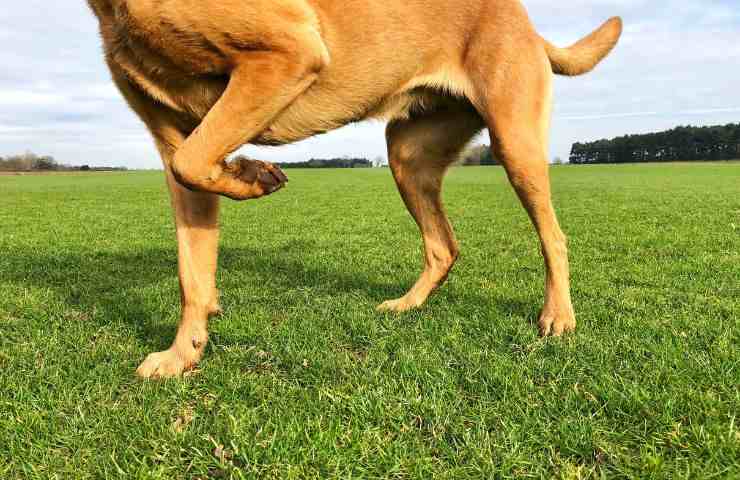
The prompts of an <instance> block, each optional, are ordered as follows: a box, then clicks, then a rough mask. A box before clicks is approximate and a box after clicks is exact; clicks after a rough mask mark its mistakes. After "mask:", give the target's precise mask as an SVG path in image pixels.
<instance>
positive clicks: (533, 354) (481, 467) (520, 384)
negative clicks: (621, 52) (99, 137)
mask: <svg viewBox="0 0 740 480" xmlns="http://www.w3.org/2000/svg"><path fill="white" fill-rule="evenodd" d="M289 174H290V176H291V183H290V186H289V188H288V189H287V190H285V191H282V192H280V193H279V194H276V195H275V196H273V197H270V198H267V199H265V200H260V201H254V202H248V203H243V204H236V203H231V202H225V203H224V210H223V222H222V224H223V227H224V229H223V237H222V255H221V259H220V272H219V286H220V288H221V290H222V297H223V299H222V300H223V304H224V307H225V312H224V315H223V316H221V317H220V318H218V319H215V320H214V321H213V323H212V330H211V332H212V335H211V340H212V341H211V344H210V346H209V348H208V351H207V356H206V358H205V360H204V362H203V363H202V365H201V368H200V370H199V371H197V372H196V373H195V374H193V375H191V376H189V377H187V378H185V379H183V380H180V381H166V382H141V381H139V380H137V379H136V378H135V377H134V370H135V368H136V366H137V365H138V363H139V362H140V361H142V360H143V359H144V357H145V356H146V354H148V353H150V352H152V351H156V350H162V349H164V348H166V347H168V346H169V342H170V340H171V338H172V336H173V333H174V328H175V325H176V322H177V320H178V307H179V293H178V286H177V278H176V259H175V258H176V257H175V252H176V250H175V249H176V246H175V241H174V229H173V227H172V221H171V213H170V208H169V203H168V200H167V194H166V190H165V186H164V180H163V178H162V174H161V173H126V174H88V175H84V174H80V175H65V176H19V177H8V176H6V177H0V252H1V253H0V332H1V335H0V478H2V479H14V478H161V479H173V478H175V479H177V478H202V479H205V478H275V479H291V478H327V477H341V478H449V479H463V478H553V477H555V478H697V479H709V478H728V479H729V478H740V418H738V413H739V410H740V408H739V407H740V393H739V392H738V385H739V384H740V348H739V346H740V320H739V318H740V164H739V163H728V164H704V165H699V164H684V165H652V166H648V165H642V166H636V165H630V166H599V167H557V168H554V169H553V174H552V177H553V185H554V191H555V202H556V206H557V208H558V212H559V215H560V219H561V223H562V225H563V229H564V230H565V231H566V233H567V234H568V235H569V237H570V249H571V265H572V271H573V275H572V277H573V279H572V281H573V297H574V304H575V308H576V311H577V315H578V321H579V330H578V332H577V333H576V334H574V335H571V336H568V337H566V338H564V339H547V340H541V339H539V338H538V337H537V336H536V328H535V325H534V323H535V321H536V318H537V314H538V310H539V308H540V307H541V303H542V288H543V280H542V278H543V267H542V261H541V259H540V256H539V251H538V243H537V241H536V237H535V235H534V233H533V229H532V227H531V226H530V224H529V221H528V219H527V218H526V215H525V213H524V211H523V210H522V208H521V207H520V206H519V204H518V201H517V200H516V198H515V196H514V195H513V193H512V191H511V188H510V187H509V186H508V184H507V182H506V179H505V176H504V174H503V172H502V170H501V169H498V168H488V169H486V168H468V169H455V170H454V171H453V172H452V173H451V175H450V177H449V179H448V182H447V184H446V185H447V187H446V191H445V196H446V200H447V205H448V211H449V213H450V217H451V219H452V221H453V224H454V225H455V227H456V231H457V233H458V237H459V240H460V243H461V247H462V256H461V259H460V261H459V263H458V264H457V266H456V268H455V271H454V272H453V274H452V275H451V277H450V280H449V282H448V284H447V285H446V286H445V288H444V289H442V290H441V291H440V292H439V293H438V294H437V295H436V296H434V297H433V298H432V299H431V301H430V302H429V304H428V305H427V306H426V307H424V308H423V309H421V310H420V311H417V312H414V313H410V314H405V315H401V316H393V315H383V314H377V313H375V312H374V307H375V306H376V305H377V304H378V303H380V302H381V301H382V300H385V299H387V298H391V297H396V296H399V295H401V294H403V293H404V291H405V289H406V288H407V287H409V286H410V285H411V284H412V283H413V281H414V280H415V279H416V276H417V274H418V273H419V271H420V266H421V250H420V238H419V234H418V233H417V229H416V225H415V224H414V223H413V221H412V220H411V218H410V217H409V216H408V214H407V213H406V211H405V209H404V207H403V205H402V203H401V201H400V199H399V197H398V195H397V193H396V191H395V187H394V185H393V181H392V180H391V177H390V173H389V172H388V171H387V170H381V169H378V170H364V171H359V170H356V171H290V172H289Z"/></svg>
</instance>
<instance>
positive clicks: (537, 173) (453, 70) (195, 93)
mask: <svg viewBox="0 0 740 480" xmlns="http://www.w3.org/2000/svg"><path fill="white" fill-rule="evenodd" d="M88 1H89V3H90V6H91V7H92V9H93V11H94V12H95V14H96V15H97V17H98V19H99V20H100V31H101V34H102V37H103V43H104V45H105V57H106V60H107V63H108V66H109V67H110V70H111V72H112V74H113V79H114V81H115V83H116V84H117V86H118V88H119V89H120V90H121V92H122V93H123V95H124V96H125V97H126V100H127V101H128V103H129V104H130V105H131V107H132V108H133V109H134V110H135V111H136V112H137V113H138V115H139V116H140V117H141V118H142V120H143V121H144V122H145V123H146V125H147V127H148V128H149V130H150V131H151V133H152V135H153V137H154V140H155V142H156V144H157V146H158V149H159V151H160V153H161V155H162V158H163V161H164V166H165V170H166V173H167V181H168V185H169V188H170V193H171V197H172V204H173V207H174V211H175V219H176V224H177V238H178V247H179V270H180V271H179V275H180V286H181V294H182V320H181V322H180V325H179V328H178V332H177V336H176V338H175V341H174V343H173V345H172V347H171V348H170V349H169V350H166V351H164V352H160V353H154V354H152V355H150V356H149V357H148V358H147V359H146V360H145V361H144V363H142V365H141V366H140V367H139V369H138V374H139V375H140V376H142V377H171V376H177V375H180V374H181V373H182V372H183V371H184V370H186V369H190V368H192V367H194V366H195V365H196V363H197V362H198V361H199V360H200V358H201V356H202V354H203V350H204V347H205V344H206V342H207V340H208V332H207V323H208V318H209V316H211V315H213V314H215V313H217V312H218V311H219V305H218V290H217V289H216V284H215V272H216V263H217V261H216V259H217V255H218V253H217V249H218V219H217V217H218V199H219V195H224V196H227V197H230V198H233V199H238V200H244V199H248V198H257V197H260V196H262V195H266V194H269V193H272V192H273V191H275V190H277V189H279V188H280V187H281V186H282V185H283V184H284V183H285V181H286V178H285V176H284V175H283V174H282V172H280V170H279V169H277V168H275V167H273V166H271V165H270V164H267V163H264V162H258V161H247V160H241V161H239V162H237V163H226V162H225V159H226V157H227V156H228V155H229V154H230V153H231V152H233V151H234V150H236V149H237V148H239V147H240V146H242V145H244V144H246V143H252V144H258V145H279V144H285V143H289V142H293V141H297V140H301V139H304V138H306V137H309V136H312V135H316V134H319V133H323V132H326V131H329V130H332V129H335V128H337V127H341V126H343V125H346V124H348V123H351V122H356V121H359V120H363V119H365V118H369V117H381V116H382V117H385V118H389V119H390V124H389V126H388V129H387V140H388V152H389V160H390V166H391V169H392V171H393V175H394V177H395V180H396V183H397V185H398V189H399V190H400V192H401V195H402V197H403V199H404V201H405V202H406V206H407V207H408V209H409V211H410V212H411V214H412V215H413V216H414V218H415V219H416V221H417V223H418V224H419V228H420V229H421V232H422V235H423V239H424V246H425V252H426V267H425V269H424V272H423V273H422V274H421V277H420V278H419V280H418V282H417V283H416V284H415V285H414V286H413V287H412V288H411V290H410V291H409V292H408V293H407V294H406V295H404V296H403V297H401V298H399V299H397V300H392V301H389V302H386V303H384V304H383V305H381V306H380V307H379V309H380V310H386V311H395V312H401V311H405V310H408V309H411V308H414V307H418V306H420V305H422V304H423V303H424V301H425V300H426V299H427V297H428V296H429V295H430V293H431V292H432V291H433V290H434V289H436V288H437V287H439V286H440V285H441V284H442V283H443V282H444V280H445V278H446V277H447V275H448V273H449V271H450V269H451V268H452V265H453V264H454V262H455V260H456V258H457V255H458V248H457V243H456V241H455V237H454V234H453V232H452V228H451V227H450V224H449V222H448V220H447V217H446V215H445V212H444V209H443V206H442V203H441V200H440V191H441V186H442V178H443V176H444V174H445V171H446V170H447V168H448V166H449V165H450V164H451V163H452V162H454V161H455V160H456V157H457V155H458V153H459V152H460V150H461V149H462V148H463V147H464V146H465V145H466V143H467V142H468V141H469V140H470V139H471V138H472V137H473V136H474V135H475V134H476V133H477V132H479V131H480V130H481V129H482V128H484V127H487V128H488V130H489V132H490V135H491V141H492V144H493V146H494V147H493V148H494V150H495V154H496V155H497V157H498V158H499V159H500V160H501V161H502V163H503V165H504V167H505V168H506V172H507V173H508V175H509V179H510V181H511V183H512V185H513V186H514V188H515V190H516V192H517V194H518V195H519V197H520V199H521V201H522V203H523V205H524V207H525V208H526V209H527V211H528V213H529V215H530V217H531V218H532V221H533V222H534V225H535V227H536V229H537V233H538V234H539V237H540V240H541V244H542V251H543V254H544V258H545V265H546V268H547V280H546V290H545V306H544V309H543V310H542V314H541V315H540V318H539V326H540V331H541V334H542V335H561V334H562V333H563V332H566V331H570V330H573V329H574V328H575V324H576V323H575V315H574V313H573V307H572V305H571V298H570V285H569V274H568V257H567V249H566V240H565V236H564V235H563V233H562V232H561V230H560V227H559V226H558V222H557V219H556V217H555V213H554V210H553V207H552V204H551V201H550V184H549V177H548V162H547V142H548V130H549V119H550V108H551V83H552V74H553V72H555V73H557V74H562V75H580V74H583V73H586V72H588V71H589V70H591V69H592V68H593V67H594V66H596V64H597V63H598V62H599V61H600V60H601V59H603V58H604V57H605V56H606V55H607V54H608V53H609V52H610V51H611V49H612V48H613V47H614V46H615V44H616V42H617V40H618V38H619V36H620V34H621V31H622V24H621V20H620V19H619V18H613V19H611V20H609V21H608V22H607V23H605V24H604V25H603V26H602V27H601V28H599V29H598V30H597V31H596V32H594V33H592V34H591V35H590V36H588V37H586V38H584V39H583V40H581V41H580V42H578V43H576V44H575V45H574V46H572V47H571V48H567V49H560V48H557V47H554V46H553V45H551V44H550V43H548V42H547V41H546V40H544V39H543V38H542V37H540V36H539V35H538V34H537V32H536V31H535V30H534V28H533V27H532V24H531V23H530V20H529V18H528V16H527V13H526V11H525V9H524V7H523V6H522V5H521V3H520V1H519V0H459V1H457V2H453V1H449V0H382V1H380V0H341V1H340V0H88Z"/></svg>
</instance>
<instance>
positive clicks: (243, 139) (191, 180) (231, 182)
mask: <svg viewBox="0 0 740 480" xmlns="http://www.w3.org/2000/svg"><path fill="white" fill-rule="evenodd" d="M286 35H287V36H289V37H290V38H292V41H288V42H287V43H286V44H285V45H284V46H282V47H281V48H280V49H275V50H272V49H268V50H265V51H245V52H244V53H242V54H241V55H239V56H238V58H237V59H236V60H235V62H237V64H236V66H235V67H234V70H233V71H232V72H231V74H230V80H229V84H228V86H227V88H226V90H225V91H224V93H223V95H222V96H221V98H220V99H219V100H218V102H216V104H215V105H214V106H213V108H212V109H211V110H210V111H209V112H208V114H207V115H206V116H205V118H204V119H203V121H202V122H201V124H200V125H199V126H198V128H196V129H195V131H194V132H193V133H192V134H190V136H189V137H188V138H187V139H186V140H185V143H184V144H183V145H182V146H181V147H180V148H179V149H178V150H177V152H176V153H175V156H174V159H173V162H172V167H173V170H172V171H173V174H174V175H175V177H176V178H177V180H178V181H179V182H180V183H181V184H183V185H185V186H187V187H188V188H190V189H192V190H198V191H204V192H211V193H217V194H220V195H224V196H226V197H229V198H232V199H234V200H245V199H248V198H256V197H260V196H262V195H266V194H269V193H272V190H270V189H272V188H275V189H277V188H279V187H280V186H282V184H283V183H284V182H285V180H286V179H285V177H284V176H282V173H281V172H275V173H273V175H274V176H275V178H276V181H275V184H274V185H273V184H270V183H269V182H265V181H263V179H262V177H261V176H256V177H255V175H253V174H252V173H251V172H250V170H249V169H247V167H248V166H249V165H250V164H249V163H247V164H245V163H244V162H243V161H236V162H232V163H226V161H225V159H226V157H227V156H228V155H229V154H230V153H231V152H233V151H234V150H236V149H237V148H239V147H241V146H242V145H244V144H245V143H249V142H250V141H251V140H252V139H253V138H254V137H255V136H257V135H259V134H260V133H262V132H263V131H264V130H265V129H267V128H269V126H270V123H271V122H272V121H273V119H274V118H275V117H276V116H277V115H278V114H279V113H280V112H282V111H283V110H284V109H285V108H286V107H288V106H289V105H290V104H291V103H292V102H293V101H294V100H295V99H296V98H297V97H298V96H299V95H301V94H302V93H303V92H305V91H306V89H308V88H309V87H310V86H311V85H312V84H313V83H314V82H315V81H316V79H317V78H318V74H319V72H320V71H321V69H322V68H323V67H324V66H325V65H326V63H327V62H328V53H327V51H326V47H325V46H324V43H323V41H322V39H321V37H320V36H319V34H318V32H316V31H315V30H314V29H310V28H305V29H302V30H301V29H296V31H293V32H286ZM265 176H266V177H268V178H269V176H270V175H269V174H268V173H266V174H265ZM265 188H268V190H267V191H266V190H265Z"/></svg>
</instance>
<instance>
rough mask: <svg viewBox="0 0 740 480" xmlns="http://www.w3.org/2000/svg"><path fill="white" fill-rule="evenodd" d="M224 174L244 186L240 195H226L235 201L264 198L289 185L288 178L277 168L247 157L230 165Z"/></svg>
mask: <svg viewBox="0 0 740 480" xmlns="http://www.w3.org/2000/svg"><path fill="white" fill-rule="evenodd" d="M224 173H225V174H226V175H229V176H231V177H232V178H234V179H235V180H238V181H239V182H240V183H241V184H242V187H241V188H239V189H238V190H239V192H238V193H228V194H226V196H228V197H231V198H233V199H235V200H247V199H251V198H260V197H264V196H265V195H270V194H271V193H275V192H277V191H278V190H280V189H282V188H283V187H284V186H285V184H286V183H288V177H287V176H286V175H285V173H283V171H282V170H281V169H280V168H278V167H277V166H275V165H273V164H271V163H268V162H263V161H261V160H253V159H251V158H246V157H241V158H238V159H237V160H234V161H233V162H232V163H230V164H228V165H227V166H226V167H225V168H224Z"/></svg>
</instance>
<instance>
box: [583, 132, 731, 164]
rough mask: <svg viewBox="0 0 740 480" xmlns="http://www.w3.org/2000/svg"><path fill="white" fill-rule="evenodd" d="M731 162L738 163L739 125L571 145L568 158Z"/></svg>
mask: <svg viewBox="0 0 740 480" xmlns="http://www.w3.org/2000/svg"><path fill="white" fill-rule="evenodd" d="M734 159H740V124H729V125H724V126H713V127H692V126H685V127H676V128H674V129H672V130H667V131H664V132H657V133H648V134H644V135H624V136H621V137H617V138H613V139H611V140H606V139H603V140H597V141H595V142H590V143H574V144H573V147H572V149H571V154H570V161H571V163H574V164H590V163H635V162H637V163H641V162H679V161H699V160H734Z"/></svg>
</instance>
